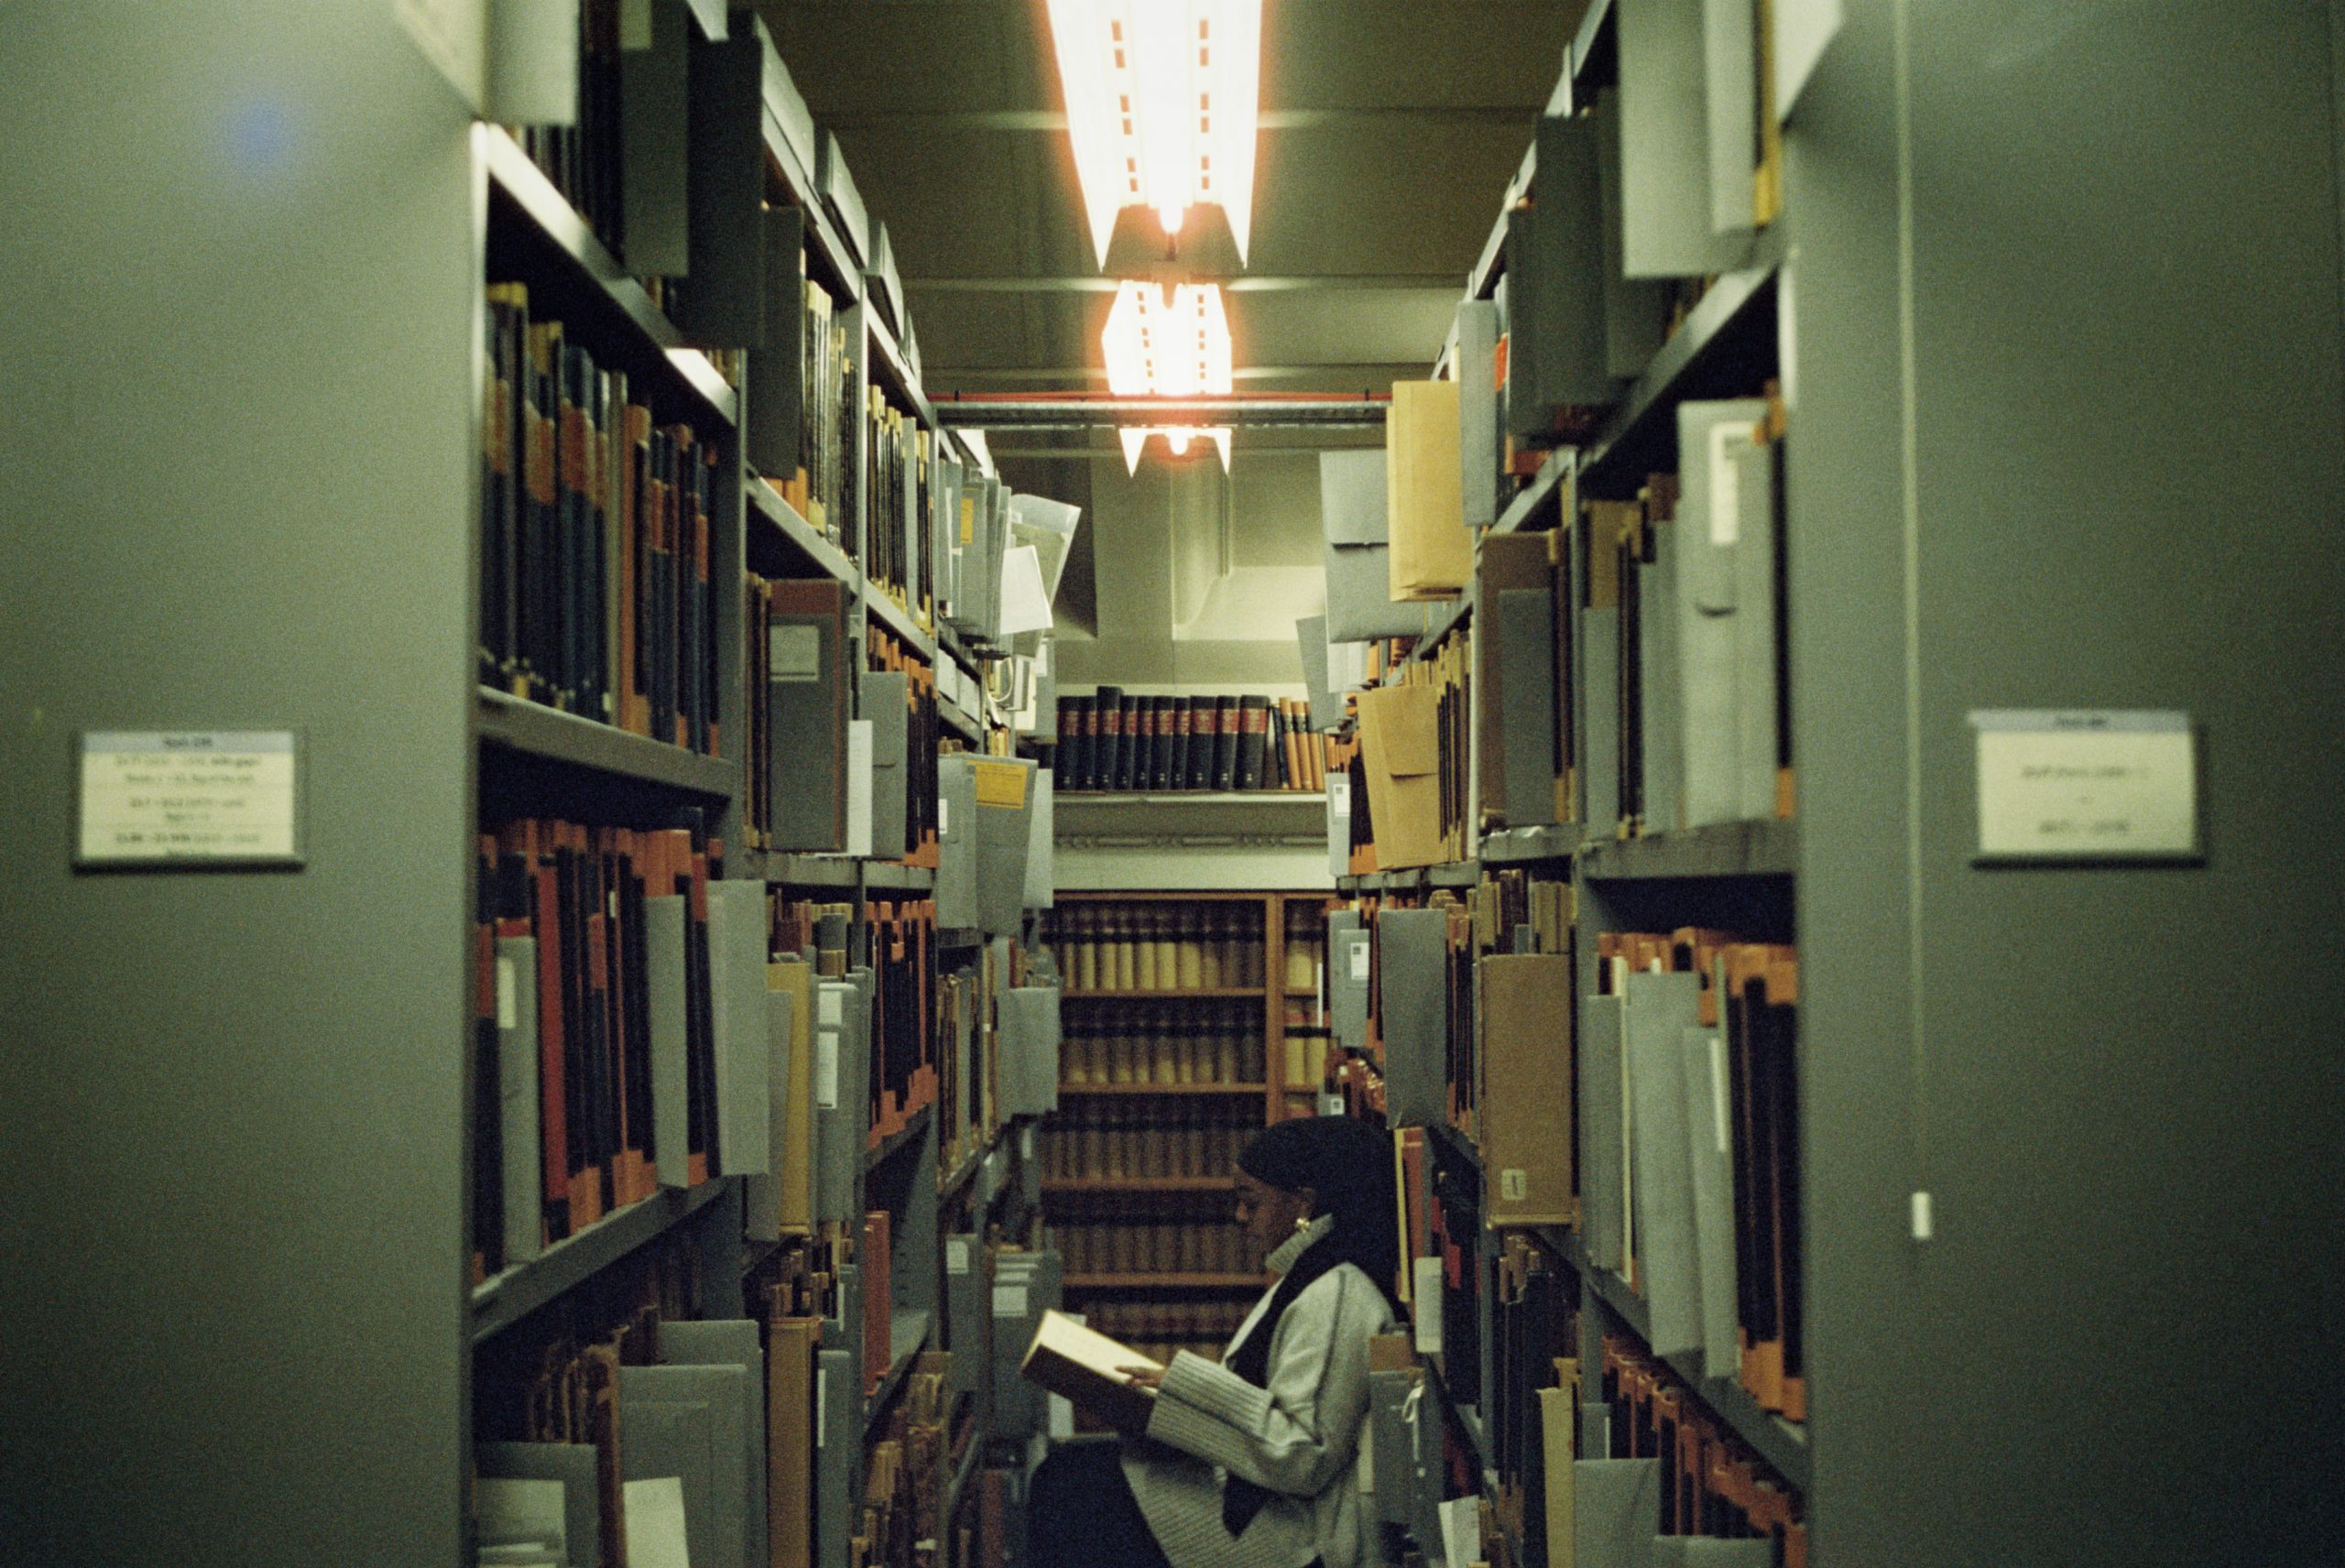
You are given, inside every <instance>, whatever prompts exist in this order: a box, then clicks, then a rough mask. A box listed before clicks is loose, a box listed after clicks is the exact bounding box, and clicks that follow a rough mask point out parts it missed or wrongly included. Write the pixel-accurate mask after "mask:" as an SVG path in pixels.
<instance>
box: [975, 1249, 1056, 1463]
mask: <svg viewBox="0 0 2345 1568" xmlns="http://www.w3.org/2000/svg"><path fill="white" fill-rule="evenodd" d="M1064 1278H1065V1274H1064V1265H1063V1262H1062V1261H1061V1259H1060V1258H1059V1255H1058V1254H1057V1253H1056V1252H1054V1251H1049V1250H1045V1251H1041V1252H999V1253H996V1254H995V1255H994V1276H993V1290H992V1301H993V1314H992V1316H993V1415H994V1436H996V1437H998V1438H1011V1439H1017V1438H1026V1437H1033V1436H1036V1435H1038V1434H1040V1433H1041V1432H1043V1431H1044V1430H1045V1416H1046V1412H1047V1410H1048V1409H1049V1406H1048V1404H1047V1403H1046V1402H1045V1400H1044V1399H1043V1397H1042V1390H1041V1389H1040V1388H1036V1387H1035V1386H1034V1385H1033V1384H1031V1383H1029V1382H1028V1381H1026V1379H1025V1378H1023V1377H1020V1376H1019V1374H1018V1368H1019V1367H1020V1364H1021V1363H1022V1362H1024V1360H1025V1359H1026V1347H1027V1346H1028V1345H1031V1344H1032V1343H1033V1341H1034V1330H1035V1329H1036V1328H1037V1327H1038V1326H1040V1324H1041V1323H1042V1314H1043V1313H1044V1312H1056V1311H1057V1310H1058V1306H1059V1297H1060V1287H1061V1283H1062V1281H1063V1279H1064Z"/></svg>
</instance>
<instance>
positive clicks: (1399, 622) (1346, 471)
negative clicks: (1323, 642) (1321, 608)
mask: <svg viewBox="0 0 2345 1568" xmlns="http://www.w3.org/2000/svg"><path fill="white" fill-rule="evenodd" d="M1385 478H1386V476H1385V454H1384V453H1383V452H1380V451H1379V452H1321V453H1320V454H1319V518H1320V526H1321V528H1322V529H1323V531H1324V532H1325V535H1326V548H1325V552H1324V555H1323V564H1324V565H1325V568H1326V575H1327V640H1328V641H1329V642H1332V643H1345V642H1367V641H1369V640H1371V639H1373V638H1376V637H1413V636H1416V635H1419V634H1420V633H1422V632H1423V630H1424V627H1425V620H1426V616H1425V614H1424V612H1423V609H1422V608H1420V607H1417V606H1413V605H1408V604H1394V603H1393V602H1392V573H1391V566H1390V564H1389V563H1388V546H1387V545H1386V543H1385V539H1386V529H1387V528H1388V526H1389V519H1390V517H1391V501H1390V499H1389V498H1388V489H1387V486H1386V483H1385Z"/></svg>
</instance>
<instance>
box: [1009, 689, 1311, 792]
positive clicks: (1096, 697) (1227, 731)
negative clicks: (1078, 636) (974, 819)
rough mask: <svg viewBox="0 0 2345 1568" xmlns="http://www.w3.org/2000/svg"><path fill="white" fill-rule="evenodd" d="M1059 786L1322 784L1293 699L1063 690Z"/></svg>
mask: <svg viewBox="0 0 2345 1568" xmlns="http://www.w3.org/2000/svg"><path fill="white" fill-rule="evenodd" d="M1058 737H1059V738H1058V744H1057V749H1056V751H1055V752H1054V753H1053V765H1054V766H1055V767H1056V768H1057V769H1058V774H1059V779H1060V784H1059V787H1060V788H1061V789H1071V790H1101V789H1157V790H1174V789H1325V788H1326V782H1327V780H1326V755H1325V746H1323V745H1322V744H1321V742H1320V740H1319V739H1318V737H1317V736H1316V735H1314V733H1313V732H1312V730H1311V727H1310V713H1309V712H1308V709H1307V707H1306V705H1305V704H1304V703H1303V702H1301V701H1299V700H1298V699H1295V698H1292V697H1266V696H1250V695H1249V696H1237V697H1163V696H1134V695H1131V694H1129V693H1128V692H1126V691H1124V690H1123V689H1122V688H1121V687H1119V686H1102V687H1100V688H1099V689H1098V690H1097V691H1095V692H1094V693H1092V694H1091V695H1090V696H1087V697H1073V696H1062V697H1060V698H1059V703H1058Z"/></svg>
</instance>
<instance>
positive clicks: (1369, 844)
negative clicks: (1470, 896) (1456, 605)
mask: <svg viewBox="0 0 2345 1568" xmlns="http://www.w3.org/2000/svg"><path fill="white" fill-rule="evenodd" d="M1469 648H1470V644H1469V642H1468V639H1467V633H1466V631H1465V630H1464V629H1462V628H1461V629H1458V630H1456V631H1452V632H1451V633H1449V634H1448V635H1447V636H1445V637H1444V638H1443V639H1442V640H1441V642H1440V644H1439V646H1438V648H1436V650H1435V651H1434V655H1433V657H1432V658H1430V659H1415V660H1412V661H1410V662H1409V663H1406V664H1403V665H1402V666H1400V667H1399V669H1398V670H1397V671H1396V672H1395V673H1394V674H1393V676H1392V677H1391V681H1390V683H1388V684H1385V685H1381V686H1378V687H1375V688H1372V689H1370V690H1369V691H1362V692H1361V693H1359V695H1358V699H1357V702H1356V707H1357V709H1358V715H1359V724H1358V732H1359V749H1358V755H1357V756H1356V757H1354V758H1353V759H1352V762H1351V769H1352V793H1351V810H1352V819H1351V844H1352V853H1351V868H1352V869H1353V871H1355V872H1366V871H1390V870H1393V869H1396V868H1399V867H1404V866H1434V865H1439V864H1441V863H1444V862H1447V861H1456V860H1464V859H1466V858H1467V856H1468V855H1469V854H1470V852H1471V848H1472V845H1473V843H1474V839H1475V835H1476V833H1477V831H1478V827H1479V822H1478V815H1477V809H1476V806H1475V801H1474V790H1473V784H1472V778H1471V769H1472V764H1473V724H1472V719H1473V708H1472V689H1471V685H1470V681H1469V679H1468V667H1469V663H1470V660H1469V657H1468V653H1469Z"/></svg>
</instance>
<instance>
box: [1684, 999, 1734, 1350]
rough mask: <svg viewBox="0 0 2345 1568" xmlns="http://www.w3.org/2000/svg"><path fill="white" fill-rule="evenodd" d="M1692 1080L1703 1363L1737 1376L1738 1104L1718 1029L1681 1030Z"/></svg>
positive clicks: (1688, 1129) (1688, 1087) (1692, 1173)
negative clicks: (1735, 1129)
mask: <svg viewBox="0 0 2345 1568" xmlns="http://www.w3.org/2000/svg"><path fill="white" fill-rule="evenodd" d="M1678 1038H1679V1040H1680V1045H1679V1051H1680V1052H1681V1059H1682V1071H1683V1073H1684V1074H1685V1149H1686V1172H1687V1175H1688V1178H1689V1179H1690V1180H1691V1181H1692V1183H1693V1196H1694V1260H1695V1267H1696V1270H1697V1271H1698V1273H1699V1275H1700V1277H1701V1292H1700V1293H1701V1325H1700V1326H1701V1336H1700V1337H1701V1350H1702V1370H1703V1373H1704V1375H1705V1376H1707V1377H1723V1378H1732V1377H1736V1376H1737V1375H1739V1374H1740V1371H1741V1369H1742V1368H1741V1356H1742V1352H1741V1348H1740V1343H1739V1341H1738V1339H1737V1334H1736V1330H1737V1328H1738V1326H1739V1325H1738V1323H1737V1318H1736V1313H1735V1304H1736V1302H1737V1301H1738V1300H1739V1297H1740V1285H1739V1283H1738V1278H1739V1277H1738V1274H1737V1271H1736V1266H1735V1236H1734V1166H1733V1138H1732V1134H1731V1127H1732V1125H1733V1122H1732V1118H1733V1114H1734V1108H1733V1105H1732V1104H1731V1096H1730V1095H1729V1093H1728V1088H1727V1085H1728V1081H1729V1073H1728V1067H1727V1060H1726V1040H1725V1038H1724V1037H1723V1036H1722V1035H1720V1034H1719V1033H1718V1031H1717V1030H1715V1029H1705V1028H1700V1027H1694V1028H1689V1029H1685V1030H1683V1031H1682V1032H1681V1033H1680V1035H1679V1037H1678Z"/></svg>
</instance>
